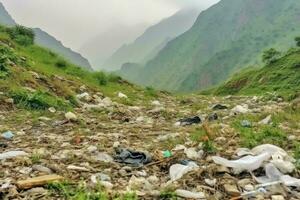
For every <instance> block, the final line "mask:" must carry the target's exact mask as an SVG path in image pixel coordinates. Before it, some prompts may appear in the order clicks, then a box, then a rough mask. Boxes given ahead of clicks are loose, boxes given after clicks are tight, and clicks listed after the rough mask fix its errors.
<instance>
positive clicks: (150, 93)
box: [146, 87, 158, 97]
mask: <svg viewBox="0 0 300 200" xmlns="http://www.w3.org/2000/svg"><path fill="white" fill-rule="evenodd" d="M146 95H148V96H151V97H157V96H158V95H157V92H156V90H155V89H154V88H152V87H146Z"/></svg>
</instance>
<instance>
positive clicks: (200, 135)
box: [190, 127, 216, 154]
mask: <svg viewBox="0 0 300 200" xmlns="http://www.w3.org/2000/svg"><path fill="white" fill-rule="evenodd" d="M190 139H191V140H192V141H194V142H201V143H202V145H203V146H202V147H203V150H204V151H205V152H206V153H209V154H210V153H215V152H216V147H215V146H214V143H213V141H212V140H211V138H210V134H209V133H208V132H207V131H206V130H205V128H203V127H201V128H196V130H195V131H194V132H192V133H191V134H190Z"/></svg>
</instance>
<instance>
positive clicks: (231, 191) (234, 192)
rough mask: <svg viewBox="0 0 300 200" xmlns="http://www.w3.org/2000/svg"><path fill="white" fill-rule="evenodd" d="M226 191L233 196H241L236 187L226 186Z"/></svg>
mask: <svg viewBox="0 0 300 200" xmlns="http://www.w3.org/2000/svg"><path fill="white" fill-rule="evenodd" d="M224 190H225V192H226V193H227V194H229V195H231V196H239V195H240V192H239V190H238V188H237V186H236V185H232V184H224Z"/></svg>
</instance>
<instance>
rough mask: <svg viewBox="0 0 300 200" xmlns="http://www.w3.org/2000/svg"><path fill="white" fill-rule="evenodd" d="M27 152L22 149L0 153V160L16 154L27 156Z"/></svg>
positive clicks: (16, 155)
mask: <svg viewBox="0 0 300 200" xmlns="http://www.w3.org/2000/svg"><path fill="white" fill-rule="evenodd" d="M27 155H28V154H27V153H26V152H24V151H8V152H4V153H1V154H0V160H4V159H10V158H14V157H18V156H27Z"/></svg>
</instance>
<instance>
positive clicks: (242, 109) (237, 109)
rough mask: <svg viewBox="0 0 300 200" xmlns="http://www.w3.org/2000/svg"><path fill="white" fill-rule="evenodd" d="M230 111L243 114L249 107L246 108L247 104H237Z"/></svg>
mask: <svg viewBox="0 0 300 200" xmlns="http://www.w3.org/2000/svg"><path fill="white" fill-rule="evenodd" d="M231 111H232V112H234V113H243V114H245V113H247V112H249V109H248V105H243V106H241V105H237V106H235V107H234V108H233V109H232V110H231Z"/></svg>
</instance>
